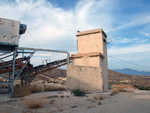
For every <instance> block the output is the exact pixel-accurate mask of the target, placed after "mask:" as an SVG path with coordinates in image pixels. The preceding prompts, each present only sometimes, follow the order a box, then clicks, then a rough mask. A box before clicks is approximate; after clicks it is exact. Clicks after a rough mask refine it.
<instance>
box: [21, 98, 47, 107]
mask: <svg viewBox="0 0 150 113" xmlns="http://www.w3.org/2000/svg"><path fill="white" fill-rule="evenodd" d="M23 103H24V104H25V105H26V106H27V107H28V108H31V109H37V108H41V107H43V105H45V104H46V103H47V101H46V99H43V98H38V97H35V96H34V97H33V96H32V97H31V98H28V99H26V100H24V101H23Z"/></svg>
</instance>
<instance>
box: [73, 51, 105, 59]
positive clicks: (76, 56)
mask: <svg viewBox="0 0 150 113" xmlns="http://www.w3.org/2000/svg"><path fill="white" fill-rule="evenodd" d="M95 56H101V57H102V58H104V55H103V54H102V53H100V52H91V53H83V54H72V55H71V57H72V58H80V57H95Z"/></svg>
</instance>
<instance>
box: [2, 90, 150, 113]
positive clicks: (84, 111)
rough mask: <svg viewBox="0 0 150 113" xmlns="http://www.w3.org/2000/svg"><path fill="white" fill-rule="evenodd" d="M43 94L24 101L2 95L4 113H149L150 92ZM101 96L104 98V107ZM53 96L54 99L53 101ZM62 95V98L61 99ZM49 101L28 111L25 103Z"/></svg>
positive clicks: (27, 97)
mask: <svg viewBox="0 0 150 113" xmlns="http://www.w3.org/2000/svg"><path fill="white" fill-rule="evenodd" d="M58 93H59V92H56V91H55V92H42V93H36V94H31V95H29V96H26V97H23V98H10V95H8V94H5V95H4V94H1V95H0V104H1V106H0V113H149V112H150V91H139V90H136V91H135V93H119V94H116V95H114V96H110V91H109V92H105V93H92V94H87V95H86V96H85V97H75V96H73V95H71V93H70V92H66V91H62V92H60V93H61V94H58ZM99 95H103V96H104V100H101V103H102V104H101V105H98V103H99V101H100V100H99V99H94V98H93V97H97V96H99ZM52 96H54V97H53V98H52ZM57 96H58V97H57ZM33 98H36V99H37V100H38V99H39V98H45V99H46V101H47V104H45V105H44V106H43V107H42V108H38V109H28V108H27V107H26V105H25V104H24V102H23V101H24V100H26V99H30V101H33Z"/></svg>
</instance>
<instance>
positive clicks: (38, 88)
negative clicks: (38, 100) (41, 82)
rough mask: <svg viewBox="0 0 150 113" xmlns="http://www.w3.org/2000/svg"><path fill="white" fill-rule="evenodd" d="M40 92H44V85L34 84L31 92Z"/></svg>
mask: <svg viewBox="0 0 150 113" xmlns="http://www.w3.org/2000/svg"><path fill="white" fill-rule="evenodd" d="M39 92H42V87H39V86H36V85H34V86H33V87H32V88H31V93H39Z"/></svg>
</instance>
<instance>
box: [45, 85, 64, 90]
mask: <svg viewBox="0 0 150 113" xmlns="http://www.w3.org/2000/svg"><path fill="white" fill-rule="evenodd" d="M63 90H65V88H64V87H62V86H61V87H60V86H59V87H52V86H44V91H63Z"/></svg>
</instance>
